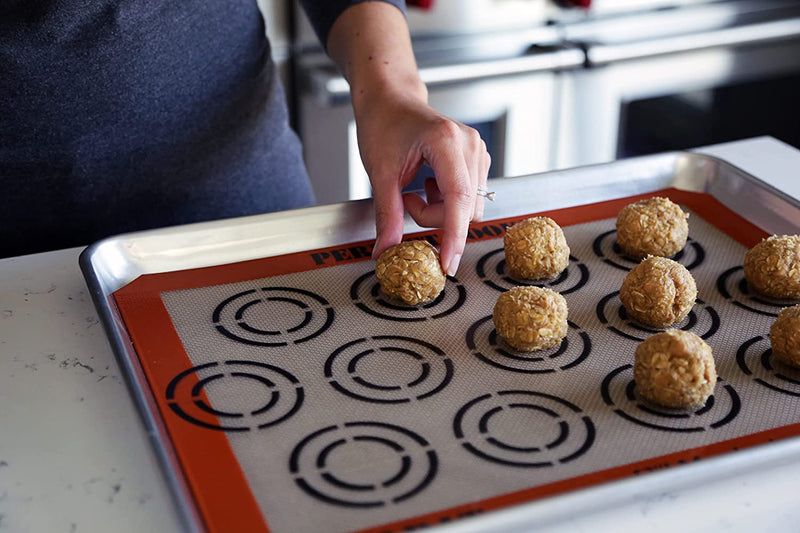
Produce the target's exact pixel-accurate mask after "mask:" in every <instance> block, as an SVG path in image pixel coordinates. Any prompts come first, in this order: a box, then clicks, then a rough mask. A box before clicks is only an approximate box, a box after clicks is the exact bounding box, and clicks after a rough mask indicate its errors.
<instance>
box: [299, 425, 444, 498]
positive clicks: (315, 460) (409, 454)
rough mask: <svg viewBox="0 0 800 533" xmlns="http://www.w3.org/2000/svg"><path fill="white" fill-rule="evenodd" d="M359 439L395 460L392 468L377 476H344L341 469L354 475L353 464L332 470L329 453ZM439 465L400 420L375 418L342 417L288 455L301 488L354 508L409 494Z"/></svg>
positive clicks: (419, 488) (423, 484) (425, 444)
mask: <svg viewBox="0 0 800 533" xmlns="http://www.w3.org/2000/svg"><path fill="white" fill-rule="evenodd" d="M358 443H368V444H370V445H372V446H374V447H375V448H376V449H379V453H380V454H381V457H383V456H388V457H389V458H390V459H391V460H392V461H393V462H396V463H398V466H397V467H396V471H394V472H390V473H389V475H388V476H387V477H385V479H381V480H372V479H365V480H350V479H343V477H342V474H348V475H353V472H352V470H348V469H346V468H345V470H344V471H337V470H336V469H337V465H336V464H334V463H335V462H334V461H331V460H330V457H331V456H332V455H333V454H334V453H335V452H336V451H339V450H345V449H346V448H347V447H348V446H352V445H355V444H358ZM304 457H308V459H305V458H304ZM368 464H369V465H373V464H374V463H372V462H369V463H368ZM438 468H439V461H438V457H437V455H436V452H435V451H434V450H433V449H432V448H431V446H430V443H429V442H428V441H427V440H426V439H425V438H423V437H422V436H421V435H419V434H417V433H415V432H413V431H411V430H409V429H407V428H404V427H401V426H399V425H396V424H389V423H385V422H377V421H357V422H345V423H343V424H338V425H331V426H327V427H324V428H322V429H319V430H317V431H314V432H312V433H310V434H309V435H307V436H306V437H304V438H303V439H302V440H301V441H300V442H299V443H298V444H297V445H295V447H294V449H293V450H292V453H291V455H290V457H289V472H290V473H291V475H292V476H293V478H294V481H295V483H296V484H297V485H298V486H299V487H300V488H301V489H302V490H303V491H304V492H305V493H306V494H309V495H310V496H312V497H314V498H315V499H317V500H319V501H322V502H325V503H328V504H332V505H337V506H340V507H347V508H353V509H359V508H361V509H368V508H375V507H384V506H388V505H391V504H398V503H402V502H403V501H405V500H408V499H410V498H413V497H414V496H416V495H418V494H419V493H421V492H422V491H423V490H424V489H425V488H426V487H427V486H428V485H429V484H430V483H431V481H433V479H434V477H435V476H436V474H437V471H438ZM360 473H363V471H361V472H360Z"/></svg>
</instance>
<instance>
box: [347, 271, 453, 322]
mask: <svg viewBox="0 0 800 533" xmlns="http://www.w3.org/2000/svg"><path fill="white" fill-rule="evenodd" d="M447 281H448V282H447V283H445V286H444V289H443V290H442V292H441V293H439V296H437V297H436V298H435V299H434V300H432V301H430V302H428V303H425V304H420V305H415V306H412V305H405V304H403V303H402V302H400V301H395V300H391V299H390V298H388V297H387V296H386V295H384V294H383V293H382V292H381V288H380V284H379V283H378V280H377V278H376V277H375V271H374V270H371V271H369V272H366V273H364V274H362V275H361V276H359V277H358V279H356V280H355V281H354V282H353V284H352V285H351V286H350V298H351V299H352V300H353V303H354V304H355V306H356V307H357V308H359V309H361V310H362V311H364V312H365V313H367V314H369V315H371V316H374V317H376V318H380V319H384V320H391V321H394V322H424V321H426V320H436V319H437V318H443V317H445V316H448V315H450V314H451V313H454V312H456V311H457V310H458V309H460V308H461V307H462V306H463V305H464V302H465V301H466V299H467V289H466V288H465V287H464V286H463V285H462V284H461V282H459V281H458V279H457V278H454V277H452V276H447Z"/></svg>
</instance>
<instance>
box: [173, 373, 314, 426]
mask: <svg viewBox="0 0 800 533" xmlns="http://www.w3.org/2000/svg"><path fill="white" fill-rule="evenodd" d="M192 376H195V377H196V379H197V381H196V382H194V383H193V384H191V383H192ZM230 378H234V379H247V380H251V381H255V382H257V383H259V384H261V385H263V386H264V388H265V390H266V391H267V396H266V399H265V400H264V401H263V403H259V404H258V407H257V408H255V409H252V410H249V411H246V412H241V413H237V412H230V411H224V410H222V409H219V408H214V407H212V406H211V405H209V404H208V403H207V402H206V400H205V399H204V398H203V392H204V391H203V389H204V388H205V387H206V386H208V385H209V384H211V383H216V382H221V381H224V380H228V379H230ZM187 380H188V381H187ZM190 385H191V386H190ZM304 397H305V396H304V390H303V387H302V386H301V385H300V382H299V381H298V380H297V378H295V377H294V376H293V375H292V374H290V373H289V372H287V371H286V370H284V369H282V368H280V367H277V366H275V365H270V364H267V363H261V362H258V361H239V360H229V361H225V362H224V363H222V364H220V363H216V362H214V363H205V364H202V365H197V366H194V367H192V368H189V369H187V370H184V371H183V372H181V373H180V374H178V375H177V376H175V377H174V378H173V379H172V380H171V381H170V383H169V385H168V386H167V390H166V399H167V405H169V407H170V409H172V411H173V412H174V413H175V414H177V415H178V416H180V417H181V418H183V419H184V420H186V421H187V422H190V423H192V424H195V425H197V426H200V427H204V428H207V429H213V430H218V431H231V432H242V431H251V430H254V429H265V428H268V427H271V426H275V425H278V424H280V423H281V422H283V421H284V420H287V419H288V418H290V417H291V416H293V415H294V414H295V413H296V412H297V411H298V410H299V409H300V407H301V406H302V404H303V400H304Z"/></svg>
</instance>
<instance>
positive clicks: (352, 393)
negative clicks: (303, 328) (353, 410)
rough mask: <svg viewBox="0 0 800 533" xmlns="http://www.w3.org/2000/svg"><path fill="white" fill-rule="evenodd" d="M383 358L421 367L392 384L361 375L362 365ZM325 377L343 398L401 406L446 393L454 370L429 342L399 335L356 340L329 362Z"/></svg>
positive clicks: (339, 349)
mask: <svg viewBox="0 0 800 533" xmlns="http://www.w3.org/2000/svg"><path fill="white" fill-rule="evenodd" d="M381 354H390V355H391V356H392V357H394V358H397V357H404V358H407V359H409V360H411V361H412V362H413V363H414V364H416V365H419V371H418V373H417V374H416V375H414V376H412V377H410V378H405V379H403V377H402V376H395V375H392V377H397V378H398V379H399V380H400V381H399V382H398V383H392V384H381V383H375V382H373V381H370V380H369V379H368V378H367V377H364V376H363V375H361V374H360V373H359V363H361V362H362V361H364V360H366V359H368V358H370V357H373V356H381ZM324 373H325V377H326V378H327V379H328V382H329V383H330V384H331V386H332V387H333V388H334V389H336V390H337V391H339V392H341V393H342V394H344V395H346V396H349V397H351V398H355V399H357V400H361V401H365V402H371V403H379V404H400V403H409V402H411V401H412V400H424V399H425V398H428V397H430V396H433V395H435V394H437V393H438V392H440V391H441V390H442V389H444V388H445V387H446V386H447V385H448V384H449V383H450V381H452V379H453V373H454V366H453V362H452V360H451V359H450V358H449V357H448V356H447V354H445V352H444V350H442V349H441V348H439V347H438V346H435V345H433V344H431V343H429V342H426V341H423V340H420V339H415V338H411V337H404V336H399V335H375V336H372V337H362V338H360V339H355V340H352V341H350V342H348V343H346V344H344V345H342V346H340V347H339V348H337V349H336V350H334V351H333V353H331V355H330V356H328V358H327V360H326V361H325V366H324Z"/></svg>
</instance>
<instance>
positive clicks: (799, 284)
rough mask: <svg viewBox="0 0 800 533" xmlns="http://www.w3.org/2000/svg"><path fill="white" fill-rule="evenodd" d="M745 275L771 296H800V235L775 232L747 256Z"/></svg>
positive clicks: (757, 287)
mask: <svg viewBox="0 0 800 533" xmlns="http://www.w3.org/2000/svg"><path fill="white" fill-rule="evenodd" d="M744 277H745V279H747V284H748V285H749V286H751V287H752V288H753V289H755V290H756V291H758V292H759V293H761V294H763V295H764V296H769V297H770V298H778V299H781V300H784V299H797V298H800V235H773V236H771V237H769V238H767V239H764V240H763V241H761V242H760V243H758V244H756V245H755V246H753V247H752V248H751V249H750V250H748V251H747V253H746V254H745V256H744Z"/></svg>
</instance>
